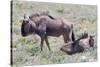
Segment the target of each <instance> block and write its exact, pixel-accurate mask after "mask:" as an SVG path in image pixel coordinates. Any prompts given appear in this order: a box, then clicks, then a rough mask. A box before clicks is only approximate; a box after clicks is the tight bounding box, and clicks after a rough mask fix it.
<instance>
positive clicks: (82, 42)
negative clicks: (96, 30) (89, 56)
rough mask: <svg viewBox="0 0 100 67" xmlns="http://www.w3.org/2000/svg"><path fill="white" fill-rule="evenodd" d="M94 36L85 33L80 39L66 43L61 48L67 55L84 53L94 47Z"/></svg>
mask: <svg viewBox="0 0 100 67" xmlns="http://www.w3.org/2000/svg"><path fill="white" fill-rule="evenodd" d="M93 37H94V36H92V35H88V33H84V34H83V35H82V36H81V37H80V38H78V39H77V40H75V41H73V42H69V43H66V44H65V45H64V46H62V47H61V51H64V52H66V53H67V54H74V53H77V52H83V51H84V49H87V48H90V47H93V46H94V38H93Z"/></svg>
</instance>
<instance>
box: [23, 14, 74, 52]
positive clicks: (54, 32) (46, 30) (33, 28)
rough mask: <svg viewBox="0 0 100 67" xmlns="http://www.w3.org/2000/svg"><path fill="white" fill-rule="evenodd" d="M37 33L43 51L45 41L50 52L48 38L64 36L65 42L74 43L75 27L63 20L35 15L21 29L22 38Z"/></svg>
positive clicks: (27, 19) (25, 19) (24, 21)
mask: <svg viewBox="0 0 100 67" xmlns="http://www.w3.org/2000/svg"><path fill="white" fill-rule="evenodd" d="M32 33H36V34H38V35H39V36H40V37H41V51H42V47H43V41H44V40H45V42H46V44H47V46H48V48H49V50H51V49H50V46H49V42H48V37H47V36H56V37H58V36H60V35H63V37H64V42H65V43H67V42H68V41H74V40H75V38H74V33H73V25H72V24H70V23H68V24H67V23H65V22H64V21H63V20H61V19H53V18H51V17H50V16H48V15H39V14H33V15H31V16H29V18H26V17H25V16H24V20H23V23H22V27H21V34H22V36H27V35H29V34H32Z"/></svg>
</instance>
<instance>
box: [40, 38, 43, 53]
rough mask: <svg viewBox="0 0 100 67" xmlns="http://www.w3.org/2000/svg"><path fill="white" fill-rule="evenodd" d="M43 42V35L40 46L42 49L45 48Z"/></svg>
mask: <svg viewBox="0 0 100 67" xmlns="http://www.w3.org/2000/svg"><path fill="white" fill-rule="evenodd" d="M43 42H44V38H42V37H41V44H40V46H41V51H42V50H43Z"/></svg>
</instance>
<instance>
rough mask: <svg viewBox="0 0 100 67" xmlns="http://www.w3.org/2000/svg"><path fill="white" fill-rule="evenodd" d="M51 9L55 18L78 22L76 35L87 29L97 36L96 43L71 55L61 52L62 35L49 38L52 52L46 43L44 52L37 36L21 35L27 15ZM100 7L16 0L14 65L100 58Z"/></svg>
mask: <svg viewBox="0 0 100 67" xmlns="http://www.w3.org/2000/svg"><path fill="white" fill-rule="evenodd" d="M43 11H49V12H50V14H51V15H52V16H54V17H60V18H64V19H65V20H67V21H71V22H73V24H74V33H75V35H76V38H78V37H79V35H81V34H82V33H83V32H88V33H89V34H93V35H95V46H94V48H90V49H88V50H85V51H84V52H82V53H76V54H74V55H68V54H66V53H64V52H62V51H60V47H61V46H62V45H63V43H64V41H63V38H62V36H60V37H58V38H56V37H49V42H50V46H51V48H52V51H51V52H50V51H49V50H48V48H47V46H46V44H44V47H43V51H42V52H40V38H39V37H38V36H37V35H30V36H28V37H22V36H21V32H20V31H21V23H22V22H20V21H21V20H22V19H23V15H24V14H27V15H30V14H32V13H40V12H43ZM96 22H97V7H96V6H95V5H91V6H89V5H74V4H54V3H38V2H24V1H14V2H13V22H12V23H13V24H12V28H13V33H12V36H13V40H12V42H13V44H12V45H13V48H11V49H12V50H13V65H14V66H19V65H38V64H60V63H77V62H89V61H97V40H96V39H97V27H96V25H97V23H96Z"/></svg>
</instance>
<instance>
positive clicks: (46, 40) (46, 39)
mask: <svg viewBox="0 0 100 67" xmlns="http://www.w3.org/2000/svg"><path fill="white" fill-rule="evenodd" d="M45 42H46V44H47V46H48V49H49V51H51V49H50V45H49V42H48V38H47V36H46V37H45Z"/></svg>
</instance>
